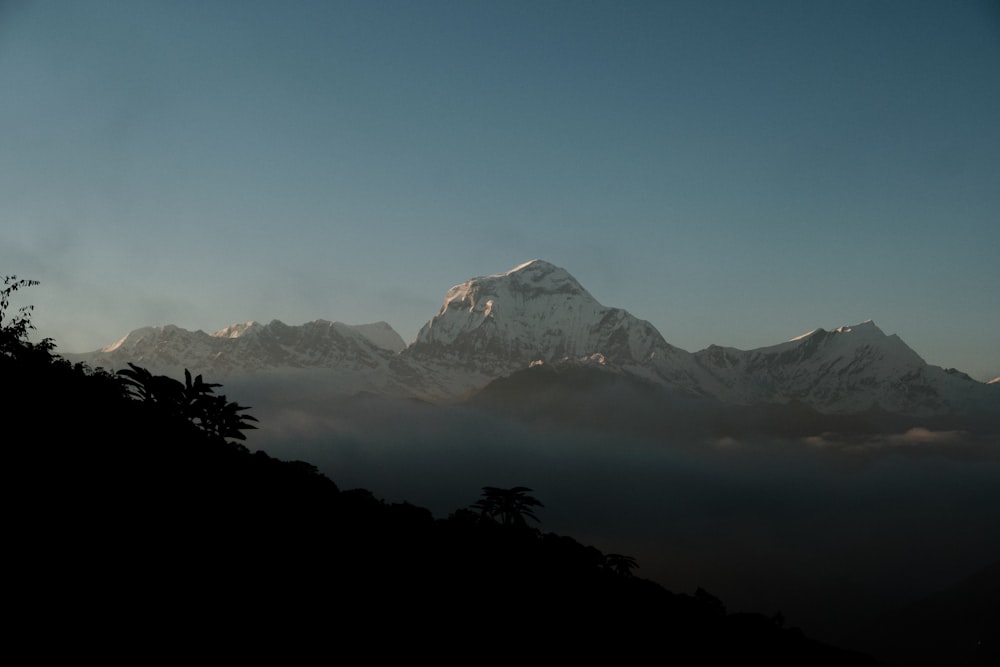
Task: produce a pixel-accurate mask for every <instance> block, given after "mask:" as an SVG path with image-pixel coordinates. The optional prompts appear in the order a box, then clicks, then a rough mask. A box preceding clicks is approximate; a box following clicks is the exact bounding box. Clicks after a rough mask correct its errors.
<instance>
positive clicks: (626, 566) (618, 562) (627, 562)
mask: <svg viewBox="0 0 1000 667" xmlns="http://www.w3.org/2000/svg"><path fill="white" fill-rule="evenodd" d="M604 567H605V568H606V569H608V570H611V571H612V572H614V573H615V574H617V575H620V576H622V577H631V576H633V575H632V570H633V568H637V567H639V563H638V562H637V561H636V560H635V558H632V557H631V556H625V555H622V554H606V555H605V556H604Z"/></svg>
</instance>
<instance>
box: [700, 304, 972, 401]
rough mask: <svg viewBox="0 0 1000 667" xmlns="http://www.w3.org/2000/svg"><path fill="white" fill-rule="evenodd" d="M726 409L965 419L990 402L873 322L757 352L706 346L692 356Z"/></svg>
mask: <svg viewBox="0 0 1000 667" xmlns="http://www.w3.org/2000/svg"><path fill="white" fill-rule="evenodd" d="M695 358H696V359H697V360H698V363H699V364H700V365H701V367H702V368H704V369H705V370H706V371H708V373H709V374H711V375H712V377H713V378H714V379H715V380H716V381H717V383H716V384H714V385H712V386H711V391H712V393H713V394H715V395H716V396H717V397H718V398H719V399H721V400H722V401H723V402H725V403H734V404H743V405H752V404H757V403H786V402H788V401H791V400H797V401H801V402H803V403H805V404H807V405H809V406H811V407H813V408H815V409H817V410H819V411H821V412H827V413H850V412H861V411H863V410H866V409H868V408H870V407H872V405H873V404H877V405H879V406H880V407H881V408H883V409H885V410H888V411H890V412H896V413H899V414H914V415H916V414H928V415H930V414H942V413H946V412H956V411H957V412H964V411H966V410H968V409H970V408H975V407H979V403H981V402H982V401H984V400H988V399H989V397H988V396H987V392H983V391H982V389H983V388H984V385H983V384H982V383H980V382H976V381H975V380H973V379H972V378H970V377H968V376H967V375H965V374H964V373H960V372H958V371H955V370H949V371H946V370H944V369H942V368H940V367H937V366H930V365H928V364H927V362H925V361H924V360H923V359H921V358H920V356H919V355H917V353H916V352H914V351H913V350H912V349H911V348H910V347H909V346H908V345H907V344H906V343H904V342H903V341H902V339H900V338H899V336H897V335H895V334H893V335H891V336H887V335H886V334H885V333H883V332H882V330H881V329H879V328H878V327H877V326H876V325H875V323H874V322H872V321H871V320H869V321H867V322H862V323H861V324H857V325H854V326H842V327H838V328H836V329H833V330H832V331H826V330H824V329H815V330H814V331H811V332H809V333H807V334H804V335H802V336H798V337H796V338H793V339H792V340H790V341H788V342H785V343H781V344H778V345H772V346H769V347H762V348H758V349H755V350H746V351H744V350H737V349H735V348H727V347H719V346H717V345H712V346H710V347H708V348H706V349H704V350H701V351H699V352H696V353H695Z"/></svg>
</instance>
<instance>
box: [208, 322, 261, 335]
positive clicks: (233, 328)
mask: <svg viewBox="0 0 1000 667" xmlns="http://www.w3.org/2000/svg"><path fill="white" fill-rule="evenodd" d="M259 326H261V324H260V322H255V321H253V320H250V321H249V322H243V323H241V324H230V325H229V326H228V327H225V328H224V329H219V330H218V331H216V332H215V333H213V334H212V336H214V337H215V338H239V337H240V336H243V335H245V334H246V333H247V332H248V331H249V330H251V329H253V328H254V327H259Z"/></svg>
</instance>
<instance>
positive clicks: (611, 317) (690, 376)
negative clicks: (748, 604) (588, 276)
mask: <svg viewBox="0 0 1000 667" xmlns="http://www.w3.org/2000/svg"><path fill="white" fill-rule="evenodd" d="M402 356H403V357H404V358H405V359H406V360H407V361H408V362H412V363H416V364H418V365H419V366H421V367H424V368H425V369H426V368H427V367H428V366H431V367H440V366H441V365H442V364H444V365H445V366H447V367H450V368H453V369H456V370H459V371H465V372H467V373H470V374H472V375H474V376H482V377H487V378H491V379H492V378H497V377H503V376H505V375H508V374H510V373H512V372H514V371H517V370H519V369H522V368H527V367H528V366H530V365H532V364H538V363H554V362H580V363H594V364H599V365H602V366H606V367H608V368H609V369H614V370H617V371H621V372H628V373H632V374H635V375H639V376H642V377H646V378H649V379H653V380H656V381H660V382H662V383H665V384H672V385H676V386H677V387H679V388H682V389H685V390H690V391H697V390H698V386H699V384H700V382H699V375H700V373H701V371H700V369H699V368H698V366H697V364H696V363H695V361H694V358H693V357H692V356H691V354H690V353H688V352H685V351H684V350H681V349H679V348H676V347H674V346H672V345H670V344H669V343H667V342H666V341H665V340H664V339H663V336H661V335H660V332H659V331H657V330H656V328H655V327H654V326H653V325H652V324H650V323H649V322H646V321H645V320H640V319H638V318H636V317H634V316H632V315H631V314H630V313H628V312H627V311H625V310H622V309H620V308H609V307H607V306H603V305H601V304H600V303H599V302H598V301H597V300H596V299H595V298H594V297H593V296H591V295H590V293H589V292H587V290H585V289H584V288H583V287H582V286H581V285H580V283H578V282H577V281H576V279H575V278H574V277H573V276H572V275H570V274H569V273H568V272H567V271H566V270H565V269H561V268H559V267H557V266H554V265H552V264H549V263H548V262H545V261H542V260H533V261H531V262H527V263H525V264H522V265H520V266H518V267H515V268H513V269H511V270H510V271H507V272H506V273H502V274H497V275H491V276H483V277H479V278H472V279H471V280H468V281H466V282H464V283H462V284H461V285H456V286H455V287H452V288H451V289H450V290H448V293H447V294H446V295H445V299H444V305H443V306H442V307H441V311H440V312H439V313H438V314H437V315H436V316H435V317H434V318H433V319H431V320H430V321H429V322H428V323H427V324H425V325H424V327H423V328H422V329H421V330H420V333H419V334H418V335H417V338H416V340H415V341H414V342H413V343H412V344H411V345H410V346H409V347H408V348H407V349H406V350H404V351H403V354H402ZM443 379H445V380H446V378H443ZM438 389H439V390H441V391H443V392H445V393H448V387H447V386H442V387H439V388H438Z"/></svg>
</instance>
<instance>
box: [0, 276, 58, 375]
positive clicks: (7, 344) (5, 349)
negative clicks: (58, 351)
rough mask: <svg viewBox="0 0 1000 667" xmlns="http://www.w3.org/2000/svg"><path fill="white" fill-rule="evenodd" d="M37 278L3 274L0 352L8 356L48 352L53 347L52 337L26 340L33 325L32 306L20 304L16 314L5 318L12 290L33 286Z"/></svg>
mask: <svg viewBox="0 0 1000 667" xmlns="http://www.w3.org/2000/svg"><path fill="white" fill-rule="evenodd" d="M37 284H38V281H37V280H26V279H24V278H20V279H19V278H18V277H17V276H4V277H3V289H2V290H0V354H3V355H5V356H8V357H22V356H23V355H25V354H28V353H31V352H41V353H48V352H49V351H50V350H52V348H53V347H55V345H54V343H53V342H52V339H50V338H46V339H44V340H42V341H41V342H40V343H37V344H32V343H30V342H28V332H29V331H31V330H33V329H34V328H35V327H34V326H33V325H32V324H31V311H32V310H34V306H22V307H20V308H18V310H17V314H16V315H14V316H13V317H11V318H10V319H9V320H8V319H7V310H8V308H10V300H11V297H12V296H13V294H14V292H16V291H17V290H19V289H21V288H24V287H33V286H35V285H37Z"/></svg>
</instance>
